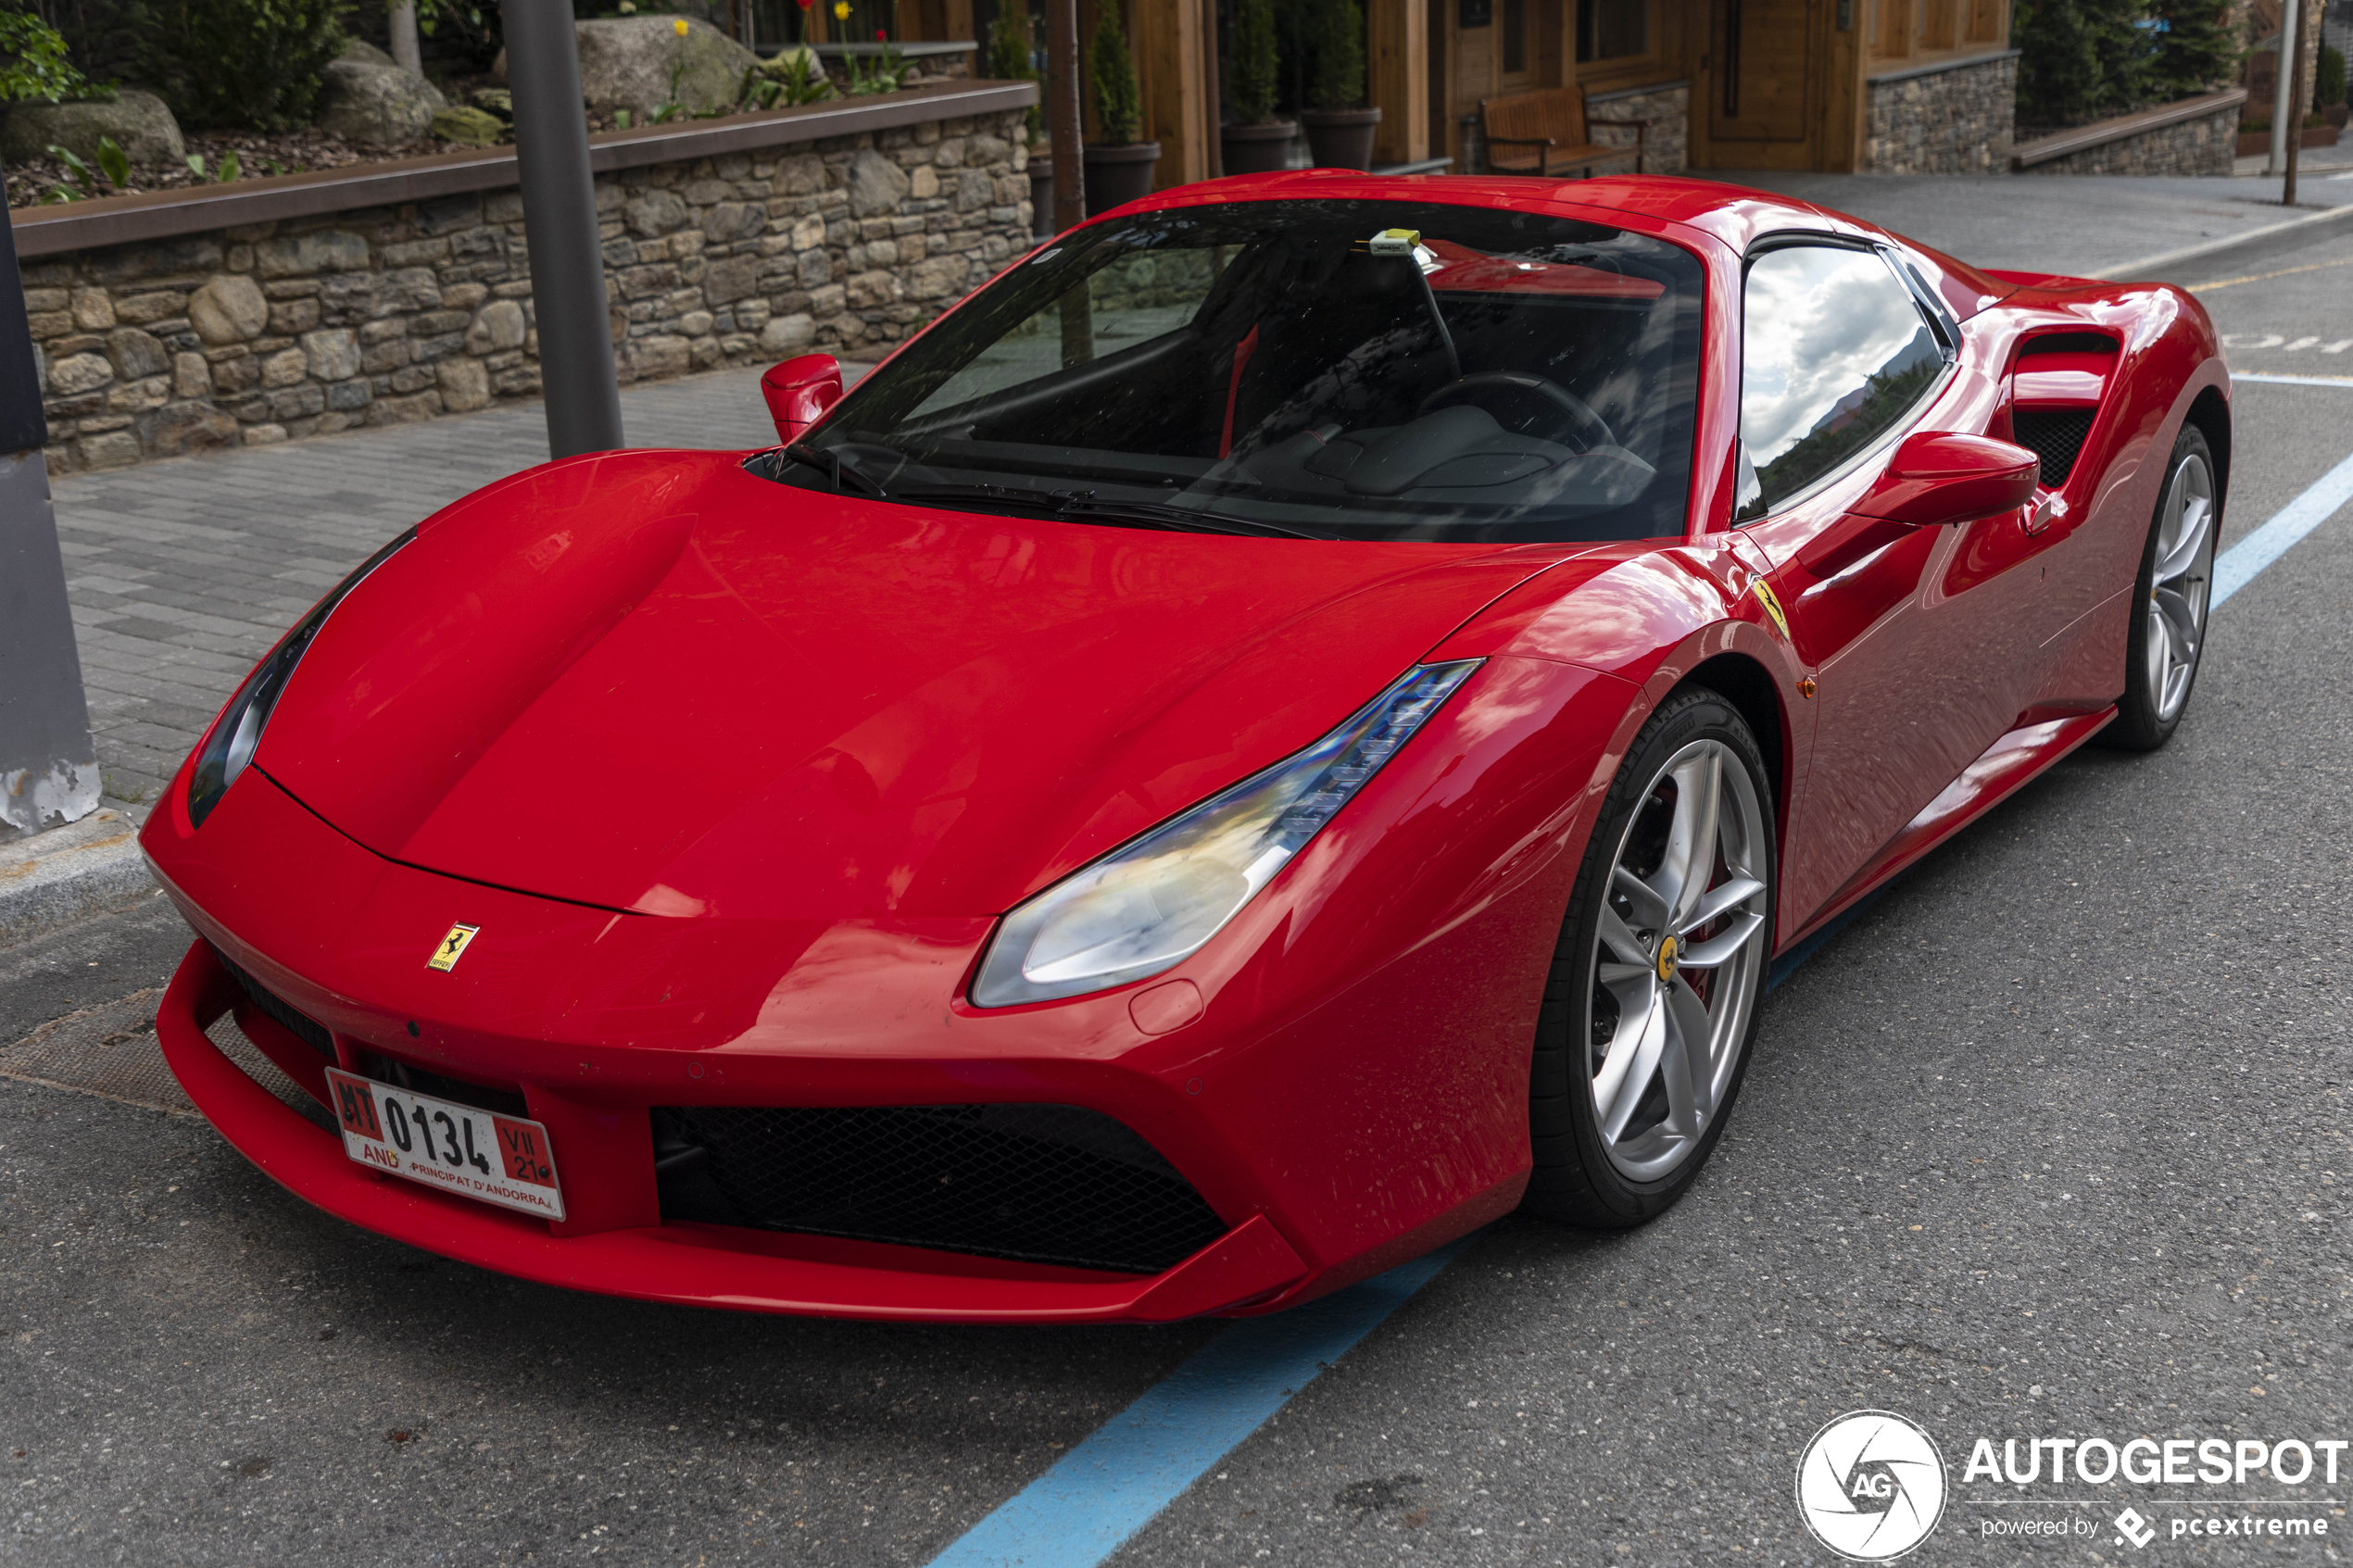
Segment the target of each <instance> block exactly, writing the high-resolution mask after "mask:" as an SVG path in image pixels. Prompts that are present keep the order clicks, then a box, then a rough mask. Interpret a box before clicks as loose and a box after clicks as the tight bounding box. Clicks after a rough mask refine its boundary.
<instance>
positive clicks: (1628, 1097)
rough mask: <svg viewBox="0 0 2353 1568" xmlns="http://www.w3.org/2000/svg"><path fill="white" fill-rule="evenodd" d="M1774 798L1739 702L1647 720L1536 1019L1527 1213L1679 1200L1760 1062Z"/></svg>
mask: <svg viewBox="0 0 2353 1568" xmlns="http://www.w3.org/2000/svg"><path fill="white" fill-rule="evenodd" d="M1772 822H1773V812H1772V792H1771V786H1770V784H1768V775H1767V773H1766V771H1765V761H1764V758H1763V756H1762V755H1761V754H1760V752H1759V751H1758V749H1757V745H1756V739H1755V736H1754V735H1753V734H1750V732H1749V727H1748V725H1747V723H1746V722H1745V721H1743V719H1742V718H1741V716H1740V713H1739V711H1738V710H1737V709H1734V708H1733V707H1732V705H1731V704H1730V703H1729V702H1727V701H1725V700H1724V699H1723V698H1722V697H1720V696H1718V695H1716V694H1715V693H1714V692H1711V691H1704V690H1692V691H1687V692H1683V693H1680V694H1678V695H1676V696H1672V697H1670V698H1668V699H1667V702H1666V703H1664V704H1663V705H1661V707H1660V708H1659V709H1658V711H1657V712H1656V713H1654V714H1653V715H1651V718H1650V720H1649V721H1648V722H1647V723H1645V724H1644V725H1643V726H1642V733H1641V734H1639V735H1637V736H1636V737H1635V741H1634V745H1633V746H1632V747H1631V748H1630V750H1629V753H1628V755H1627V759H1626V761H1625V763H1624V765H1623V766H1621V767H1620V768H1619V769H1618V772H1617V780H1616V781H1615V782H1614V783H1613V784H1611V785H1610V791H1609V795H1608V797H1607V798H1606V799H1604V802H1603V804H1602V811H1601V817H1600V820H1599V821H1598V822H1596V823H1595V824H1594V828H1593V834H1592V840H1591V841H1590V843H1589V844H1588V845H1587V847H1586V851H1585V863H1584V866H1583V868H1582V869H1581V870H1580V872H1579V875H1578V883H1577V891H1576V894H1575V896H1574V897H1572V898H1571V899H1570V901H1569V907H1568V918H1567V922H1565V923H1564V925H1563V927H1562V931H1561V938H1560V944H1559V947H1557V948H1556V949H1555V951H1554V958H1553V971H1552V975H1551V978H1550V980H1549V981H1548V983H1547V984H1546V986H1545V991H1544V1005H1543V1008H1542V1010H1541V1013H1540V1015H1539V1017H1538V1021H1537V1037H1536V1051H1535V1059H1534V1063H1533V1068H1532V1072H1531V1075H1530V1080H1529V1133H1530V1135H1531V1139H1532V1142H1533V1146H1534V1153H1535V1171H1534V1173H1533V1174H1532V1175H1531V1176H1530V1178H1529V1187H1528V1196H1527V1198H1526V1199H1525V1200H1524V1207H1526V1208H1528V1209H1530V1210H1534V1211H1536V1212H1539V1213H1542V1214H1546V1215H1550V1216H1552V1217H1554V1218H1556V1219H1561V1220H1566V1221H1568V1222H1570V1223H1576V1224H1581V1225H1589V1226H1593V1227H1596V1228H1611V1229H1614V1228H1619V1227H1624V1226H1628V1225H1635V1224H1640V1223H1642V1222H1643V1221H1645V1220H1649V1219H1652V1218H1654V1217H1655V1216H1656V1215H1658V1214H1660V1213H1662V1212H1664V1211H1665V1210H1667V1207H1668V1206H1669V1205H1670V1204H1672V1203H1673V1202H1674V1201H1675V1200H1676V1199H1677V1198H1680V1197H1681V1196H1682V1195H1683V1192H1684V1189H1685V1188H1687V1187H1689V1186H1690V1185H1691V1184H1692V1180H1693V1178H1694V1177H1696V1176H1697V1175H1698V1174H1699V1169H1700V1166H1701V1165H1703V1164H1704V1163H1705V1162H1706V1160H1707V1156H1708V1153H1709V1151H1710V1150H1712V1149H1713V1148H1715V1147H1716V1140H1717V1139H1718V1137H1719V1136H1721V1135H1722V1133H1723V1129H1724V1122H1725V1118H1726V1117H1727V1116H1728V1115H1729V1114H1730V1110H1731V1108H1732V1099H1733V1097H1734V1096H1735V1095H1737V1094H1738V1093H1739V1092H1740V1085H1741V1078H1742V1075H1743V1073H1745V1072H1746V1071H1747V1067H1748V1053H1749V1046H1750V1044H1751V1042H1752V1040H1753V1039H1754V1038H1755V1032H1756V1004H1757V1001H1758V998H1759V997H1761V996H1762V995H1763V992H1764V988H1765V972H1766V964H1767V960H1768V958H1769V956H1770V953H1771V941H1772V924H1773V896H1774V887H1775V871H1776V867H1775V862H1774V846H1773V834H1772Z"/></svg>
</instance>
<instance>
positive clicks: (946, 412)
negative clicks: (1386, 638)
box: [750, 201, 1701, 540]
mask: <svg viewBox="0 0 2353 1568" xmlns="http://www.w3.org/2000/svg"><path fill="white" fill-rule="evenodd" d="M1700 279H1701V269H1700V264H1699V262H1698V260H1697V259H1696V258H1695V257H1692V255H1690V254H1689V253H1688V252H1686V251H1683V250H1681V249H1679V248H1678V247H1676V246H1674V245H1667V244H1666V243H1664V242H1662V241H1659V240H1655V239H1650V238H1646V237H1644V236H1642V235H1638V234H1630V233H1627V232H1623V231H1620V230H1617V229H1609V228H1603V227H1599V226H1596V225H1593V224H1590V223H1579V222H1574V221H1570V220H1564V219H1559V218H1550V217H1544V216H1541V215H1537V214H1530V213H1520V212H1509V211H1499V210H1494V209H1491V208H1484V207H1449V206H1443V205H1440V204H1436V203H1426V202H1410V203H1409V202H1375V201H1275V202H1238V203H1232V204H1228V205H1225V206H1220V207H1188V208H1183V209H1179V210H1176V211H1170V212H1154V213H1146V214H1142V215H1139V216H1138V217H1134V218H1129V219H1124V220H1119V221H1116V222H1113V223H1107V224H1101V225H1099V226H1097V227H1094V228H1090V229H1084V230H1080V231H1078V232H1074V233H1072V234H1071V235H1069V236H1068V237H1067V238H1065V239H1064V240H1063V242H1062V243H1061V244H1060V245H1055V246H1052V247H1051V248H1049V249H1047V250H1045V251H1043V252H1041V253H1040V254H1039V255H1038V256H1036V257H1032V258H1031V259H1030V260H1029V261H1028V262H1026V264H1024V265H1022V266H1020V267H1018V268H1016V269H1014V270H1013V271H1012V272H1010V273H1008V274H1007V275H1006V276H1004V277H1002V278H1000V279H999V280H998V281H997V282H994V283H992V284H990V285H989V286H988V288H986V289H984V290H983V291H982V292H981V293H979V294H978V295H975V296H974V297H973V298H972V299H971V300H970V301H968V302H966V303H965V304H964V305H963V306H962V307H960V308H958V309H957V310H956V311H954V312H953V313H952V314H950V315H949V316H948V317H946V318H944V319H943V320H940V321H939V322H938V323H937V324H936V325H934V326H933V327H932V328H931V329H930V330H928V331H927V332H925V333H924V334H923V335H922V336H920V337H918V338H917V339H915V341H914V342H912V344H910V345H908V346H907V348H906V349H905V350H904V351H903V352H902V353H901V354H900V356H899V357H898V358H896V359H894V360H892V361H891V362H890V363H889V364H888V365H887V366H885V367H884V368H882V369H881V370H877V371H875V373H874V374H872V375H870V376H868V377H867V378H866V379H865V380H864V381H863V382H862V383H859V385H858V386H857V387H856V389H855V390H853V391H852V392H850V393H849V395H848V396H846V397H844V398H843V399H842V401H841V403H840V405H839V406H838V407H837V408H836V409H835V410H834V411H833V413H832V414H831V415H830V416H829V417H828V418H827V419H826V420H824V423H823V425H822V426H821V427H820V428H819V430H818V431H817V432H816V433H813V434H812V436H811V437H810V438H809V439H808V440H807V441H806V442H805V443H803V444H800V445H796V446H794V447H790V448H786V449H785V450H782V451H778V452H774V453H767V454H763V455H762V456H761V457H760V458H755V459H753V461H752V463H751V465H750V466H751V468H752V469H753V471H755V472H758V473H761V474H763V475H765V476H766V477H769V478H772V479H774V480H777V481H779V482H781V483H787V484H794V485H800V486H805V487H808V488H812V489H822V490H829V489H835V488H840V489H842V490H845V491H849V492H851V493H854V494H862V495H875V496H879V497H881V498H883V499H886V500H891V499H896V500H904V501H908V502H912V503H920V504H924V505H927V506H948V507H969V508H980V509H985V510H1009V511H1021V512H1037V513H1042V514H1048V515H1054V516H1061V517H1065V518H1071V519H1074V520H1076V521H1089V522H1103V523H1111V524H1126V525H1129V526H1143V527H1163V528H1200V529H1203V530H1206V531H1210V532H1225V533H1282V534H1298V535H1303V536H1306V537H1311V538H1324V537H1330V538H1352V539H1446V540H1588V539H1636V538H1655V537H1660V536H1666V535H1680V533H1682V532H1683V512H1684V496H1685V492H1686V490H1687V488H1688V483H1689V477H1690V468H1691V450H1692V404H1693V396H1694V392H1693V389H1694V386H1695V384H1696V379H1697V366H1698V360H1699V332H1700Z"/></svg>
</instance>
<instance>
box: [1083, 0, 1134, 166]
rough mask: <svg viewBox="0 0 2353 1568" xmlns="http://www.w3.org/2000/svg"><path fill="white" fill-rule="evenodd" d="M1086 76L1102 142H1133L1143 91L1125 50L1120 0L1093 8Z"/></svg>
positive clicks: (1125, 43) (1108, 1)
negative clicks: (1092, 36)
mask: <svg viewBox="0 0 2353 1568" xmlns="http://www.w3.org/2000/svg"><path fill="white" fill-rule="evenodd" d="M1087 75H1088V80H1089V82H1090V83H1091V85H1092V86H1093V87H1094V89H1095V125H1096V128H1097V129H1098V130H1100V131H1101V132H1102V133H1103V141H1104V142H1105V144H1108V145H1111V146H1115V147H1124V146H1126V145H1128V144H1130V143H1132V142H1135V141H1136V140H1137V139H1138V134H1137V133H1138V132H1139V129H1140V128H1141V127H1142V125H1143V123H1144V104H1143V94H1141V93H1140V92H1139V90H1138V89H1137V86H1136V61H1135V57H1134V56H1131V55H1130V54H1129V53H1128V52H1127V29H1126V25H1125V24H1124V23H1122V21H1121V20H1120V17H1119V0H1102V4H1101V6H1099V7H1097V9H1096V12H1095V42H1094V44H1093V46H1092V47H1091V48H1090V49H1088V55H1087Z"/></svg>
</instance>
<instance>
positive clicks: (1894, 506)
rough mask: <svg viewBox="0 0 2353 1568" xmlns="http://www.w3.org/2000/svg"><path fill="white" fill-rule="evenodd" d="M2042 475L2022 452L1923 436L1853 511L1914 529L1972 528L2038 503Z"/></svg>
mask: <svg viewBox="0 0 2353 1568" xmlns="http://www.w3.org/2000/svg"><path fill="white" fill-rule="evenodd" d="M2041 472H2042V460H2041V459H2040V458H2036V457H2035V455H2034V454H2033V453H2032V452H2030V451H2028V450H2027V449H2026V448H2025V447H2023V446H2013V445H2010V444H2009V443H2008V442H2007V441H1995V440H1994V439H1993V438H1992V437H1991V436H1984V435H1959V434H1955V433H1948V432H1942V431H1922V432H1920V433H1918V434H1915V435H1910V436H1906V438H1905V440H1904V444H1903V445H1901V446H1898V447H1897V448H1896V449H1895V457H1894V459H1893V460H1892V461H1891V462H1889V464H1888V465H1887V471H1886V472H1885V473H1883V474H1881V476H1880V480H1879V483H1877V484H1874V485H1872V486H1871V489H1870V492H1869V494H1868V495H1865V496H1864V497H1863V498H1862V499H1861V500H1860V501H1858V502H1856V504H1855V508H1854V509H1855V510H1856V511H1857V512H1859V513H1861V514H1862V515H1863V516H1865V517H1883V518H1889V519H1892V520H1893V521H1896V522H1905V523H1910V524H1911V525H1913V526H1914V527H1916V528H1925V527H1931V526H1933V525H1935V524H1937V523H1945V522H1970V521H1975V520H1976V519H1978V518H1982V517H1992V516H1994V514H1996V513H1997V512H2007V511H2014V510H2016V509H2017V508H2020V507H2022V506H2024V505H2026V504H2027V503H2028V502H2029V501H2032V499H2034V484H2035V481H2036V479H2037V477H2038V476H2039V475H2040V474H2041Z"/></svg>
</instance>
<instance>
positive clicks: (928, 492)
mask: <svg viewBox="0 0 2353 1568" xmlns="http://www.w3.org/2000/svg"><path fill="white" fill-rule="evenodd" d="M785 450H786V453H787V454H792V453H793V448H791V447H789V446H788V447H786V449H785ZM801 451H802V452H804V453H809V454H811V456H826V457H829V456H830V454H819V453H816V452H815V451H814V449H813V448H808V447H803V448H801ZM802 460H803V461H807V460H809V458H803V459H802ZM859 477H860V478H864V476H863V475H860V476H859ZM866 483H873V481H871V480H868V481H866ZM875 494H876V495H881V494H883V492H882V490H881V488H880V487H879V486H877V487H876V489H875ZM889 498H890V499H891V500H894V501H933V502H938V503H942V504H945V505H950V506H952V505H954V504H956V503H958V502H967V503H975V502H976V503H979V504H982V505H985V506H988V507H1019V508H1023V509H1024V510H1026V511H1035V512H1040V513H1043V514H1044V515H1046V516H1048V517H1055V518H1062V519H1064V520H1066V521H1072V522H1104V523H1114V524H1126V526H1128V527H1131V528H1159V529H1166V530H1168V531H1170V532H1172V533H1176V532H1182V533H1233V534H1242V535H1249V536H1254V537H1259V538H1269V539H1337V538H1339V537H1340V535H1339V534H1337V533H1324V532H1322V531H1321V530H1318V529H1310V528H1294V527H1291V526H1290V525H1289V524H1287V523H1280V522H1261V521H1258V520H1256V519H1255V518H1244V517H1225V516H1220V515H1217V514H1214V513H1209V512H1201V511H1195V510H1194V509H1193V508H1189V507H1174V506H1170V505H1168V504H1167V503H1165V502H1162V501H1099V500H1097V499H1096V498H1095V493H1094V492H1093V491H1091V490H1030V489H1025V488H1022V487H1020V486H1017V485H1011V484H983V483H961V484H949V483H943V484H910V485H903V486H901V487H900V488H898V489H895V490H893V491H891V492H890V493H889Z"/></svg>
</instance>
